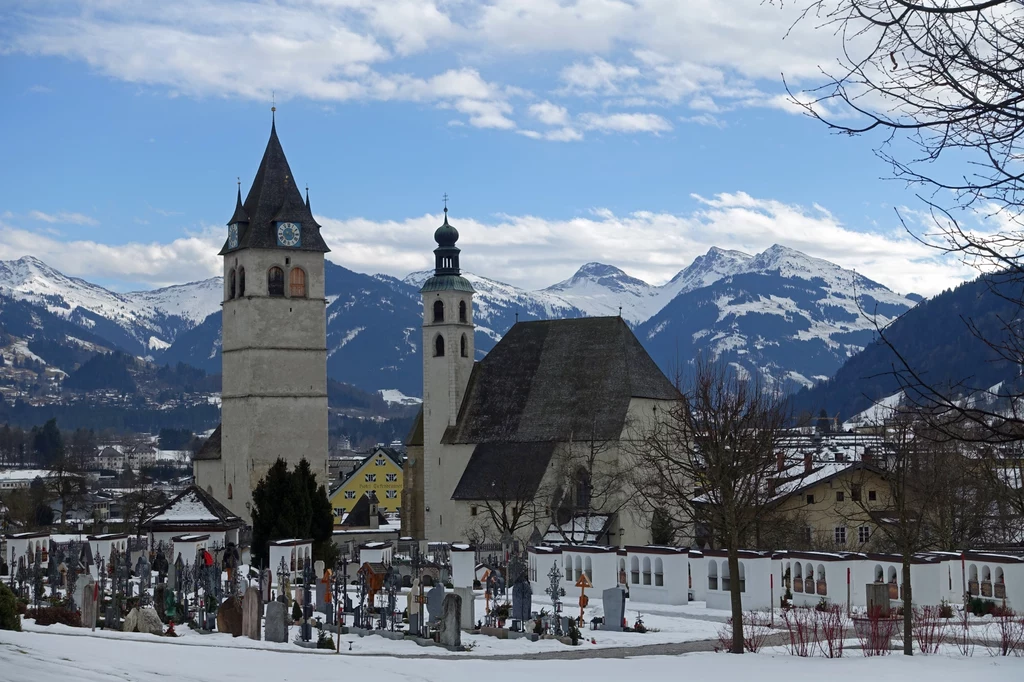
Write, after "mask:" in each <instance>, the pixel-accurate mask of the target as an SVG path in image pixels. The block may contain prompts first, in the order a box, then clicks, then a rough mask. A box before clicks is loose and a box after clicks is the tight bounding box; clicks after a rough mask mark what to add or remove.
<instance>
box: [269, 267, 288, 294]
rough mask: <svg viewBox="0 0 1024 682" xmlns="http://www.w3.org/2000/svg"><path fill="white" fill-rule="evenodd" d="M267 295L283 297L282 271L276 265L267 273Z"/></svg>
mask: <svg viewBox="0 0 1024 682" xmlns="http://www.w3.org/2000/svg"><path fill="white" fill-rule="evenodd" d="M267 293H268V294H269V295H271V296H284V270H282V269H281V268H279V267H277V266H276V265H275V266H274V267H272V268H270V270H269V271H268V272H267Z"/></svg>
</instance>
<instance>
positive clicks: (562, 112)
mask: <svg viewBox="0 0 1024 682" xmlns="http://www.w3.org/2000/svg"><path fill="white" fill-rule="evenodd" d="M530 115H531V116H533V117H534V118H535V119H537V120H538V121H540V122H541V123H543V124H544V125H549V126H562V125H565V124H567V123H568V122H569V110H568V109H566V108H565V107H561V106H558V105H557V104H552V103H551V102H547V101H545V102H540V103H539V104H531V105H530Z"/></svg>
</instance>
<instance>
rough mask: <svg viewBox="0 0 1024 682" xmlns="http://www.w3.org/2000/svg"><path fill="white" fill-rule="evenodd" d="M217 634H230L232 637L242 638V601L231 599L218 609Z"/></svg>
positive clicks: (235, 598) (236, 598)
mask: <svg viewBox="0 0 1024 682" xmlns="http://www.w3.org/2000/svg"><path fill="white" fill-rule="evenodd" d="M217 632H229V633H231V636H232V637H241V636H242V600H241V599H239V598H238V597H231V598H230V599H227V600H225V601H224V603H223V604H221V605H220V608H218V609H217Z"/></svg>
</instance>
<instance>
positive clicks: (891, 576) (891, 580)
mask: <svg viewBox="0 0 1024 682" xmlns="http://www.w3.org/2000/svg"><path fill="white" fill-rule="evenodd" d="M974 577H975V578H977V574H975V576H974ZM889 583H890V584H892V585H895V584H896V568H895V567H893V566H890V567H889Z"/></svg>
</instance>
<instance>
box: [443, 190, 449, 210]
mask: <svg viewBox="0 0 1024 682" xmlns="http://www.w3.org/2000/svg"><path fill="white" fill-rule="evenodd" d="M441 198H442V199H444V212H445V213H447V212H448V192H445V193H444V196H443V197H441Z"/></svg>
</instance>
